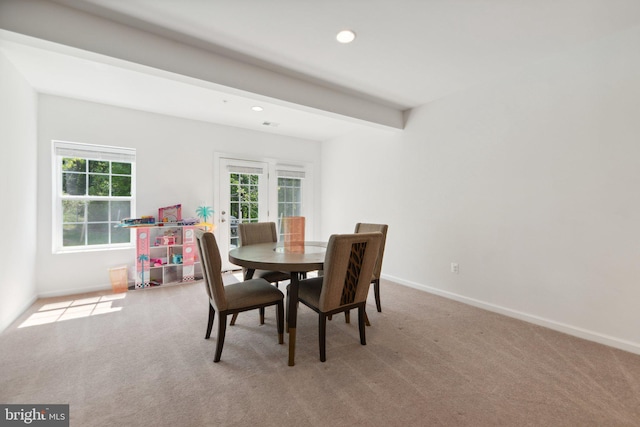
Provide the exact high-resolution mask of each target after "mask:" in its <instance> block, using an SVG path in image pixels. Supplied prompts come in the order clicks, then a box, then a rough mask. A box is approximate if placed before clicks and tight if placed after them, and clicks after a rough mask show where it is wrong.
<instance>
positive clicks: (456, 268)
mask: <svg viewBox="0 0 640 427" xmlns="http://www.w3.org/2000/svg"><path fill="white" fill-rule="evenodd" d="M451 272H452V273H454V274H458V273H460V266H459V265H458V263H457V262H452V263H451Z"/></svg>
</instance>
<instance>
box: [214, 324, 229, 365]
mask: <svg viewBox="0 0 640 427" xmlns="http://www.w3.org/2000/svg"><path fill="white" fill-rule="evenodd" d="M226 331H227V315H226V314H223V313H218V337H217V338H218V342H217V343H216V355H215V356H214V358H213V361H214V362H215V363H218V362H219V361H220V356H221V355H222V346H224V335H225V332H226Z"/></svg>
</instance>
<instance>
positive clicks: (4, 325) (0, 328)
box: [0, 295, 38, 333]
mask: <svg viewBox="0 0 640 427" xmlns="http://www.w3.org/2000/svg"><path fill="white" fill-rule="evenodd" d="M37 299H38V296H37V295H33V296H32V297H31V298H30V299H29V300H28V301H27V302H26V303H24V304H23V305H22V307H20V308H19V309H17V310H16V311H15V313H14V314H13V315H12V316H8V317H6V318H4V319H2V321H1V322H0V333H1V332H2V331H4V330H5V329H7V328H8V327H9V325H11V324H12V323H13V322H15V321H16V320H17V319H18V318H19V317H20V316H22V314H23V313H24V312H25V311H27V310H28V309H29V307H31V305H32V304H33V303H34V302H36V300H37Z"/></svg>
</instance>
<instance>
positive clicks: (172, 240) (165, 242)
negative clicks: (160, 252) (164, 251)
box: [156, 236, 176, 246]
mask: <svg viewBox="0 0 640 427" xmlns="http://www.w3.org/2000/svg"><path fill="white" fill-rule="evenodd" d="M175 244H176V236H158V237H156V246H169V245H175Z"/></svg>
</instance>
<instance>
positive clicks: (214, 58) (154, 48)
mask: <svg viewBox="0 0 640 427" xmlns="http://www.w3.org/2000/svg"><path fill="white" fill-rule="evenodd" d="M65 3H69V2H68V1H67V2H65ZM71 3H73V2H71ZM0 28H2V29H5V30H9V31H13V32H16V33H19V34H24V35H27V36H31V37H35V38H38V39H43V40H47V41H50V42H54V43H58V44H61V45H65V46H70V47H73V48H77V49H81V50H84V51H88V52H93V53H98V54H101V55H106V56H109V57H113V58H116V59H120V60H124V61H128V62H131V63H134V64H140V65H143V66H147V67H151V68H154V69H159V70H163V71H168V72H171V73H175V74H178V75H181V76H187V77H190V78H195V79H199V80H202V81H206V82H210V83H213V84H216V85H218V86H219V89H220V90H222V91H227V92H229V93H233V94H237V95H245V96H252V95H254V96H257V97H258V98H260V97H266V98H268V99H270V100H271V101H272V102H274V103H280V104H281V105H283V106H288V107H295V108H299V109H302V110H304V111H307V112H314V113H317V114H321V115H327V116H331V117H340V118H344V119H348V120H353V121H356V122H359V123H361V124H366V125H371V126H373V127H379V128H387V129H402V128H403V126H404V120H403V114H402V111H400V110H398V109H395V108H392V107H389V106H385V105H382V104H380V103H376V102H372V101H371V100H366V99H363V98H359V97H357V96H354V95H352V94H347V93H343V92H340V91H338V90H336V89H335V88H330V87H326V86H323V85H319V84H317V83H315V82H310V81H305V80H303V79H301V78H296V77H293V76H289V75H284V74H281V73H277V72H274V71H273V70H269V69H267V68H264V67H260V66H257V65H254V64H249V63H247V62H243V61H240V60H238V59H235V58H231V57H230V56H226V55H221V54H219V53H216V52H213V51H212V50H210V49H206V48H205V47H203V45H202V44H200V45H199V46H196V45H194V44H187V43H185V42H184V41H179V40H176V39H174V38H169V37H163V36H161V35H159V34H157V33H155V34H154V33H152V32H149V31H145V30H142V29H140V28H136V27H133V26H131V25H125V24H123V23H121V22H116V21H114V20H111V19H107V18H105V17H102V16H98V15H95V14H91V13H88V12H86V11H82V10H79V9H76V8H72V7H68V6H66V5H63V4H59V3H58V2H52V1H46V0H26V1H25V0H0Z"/></svg>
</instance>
